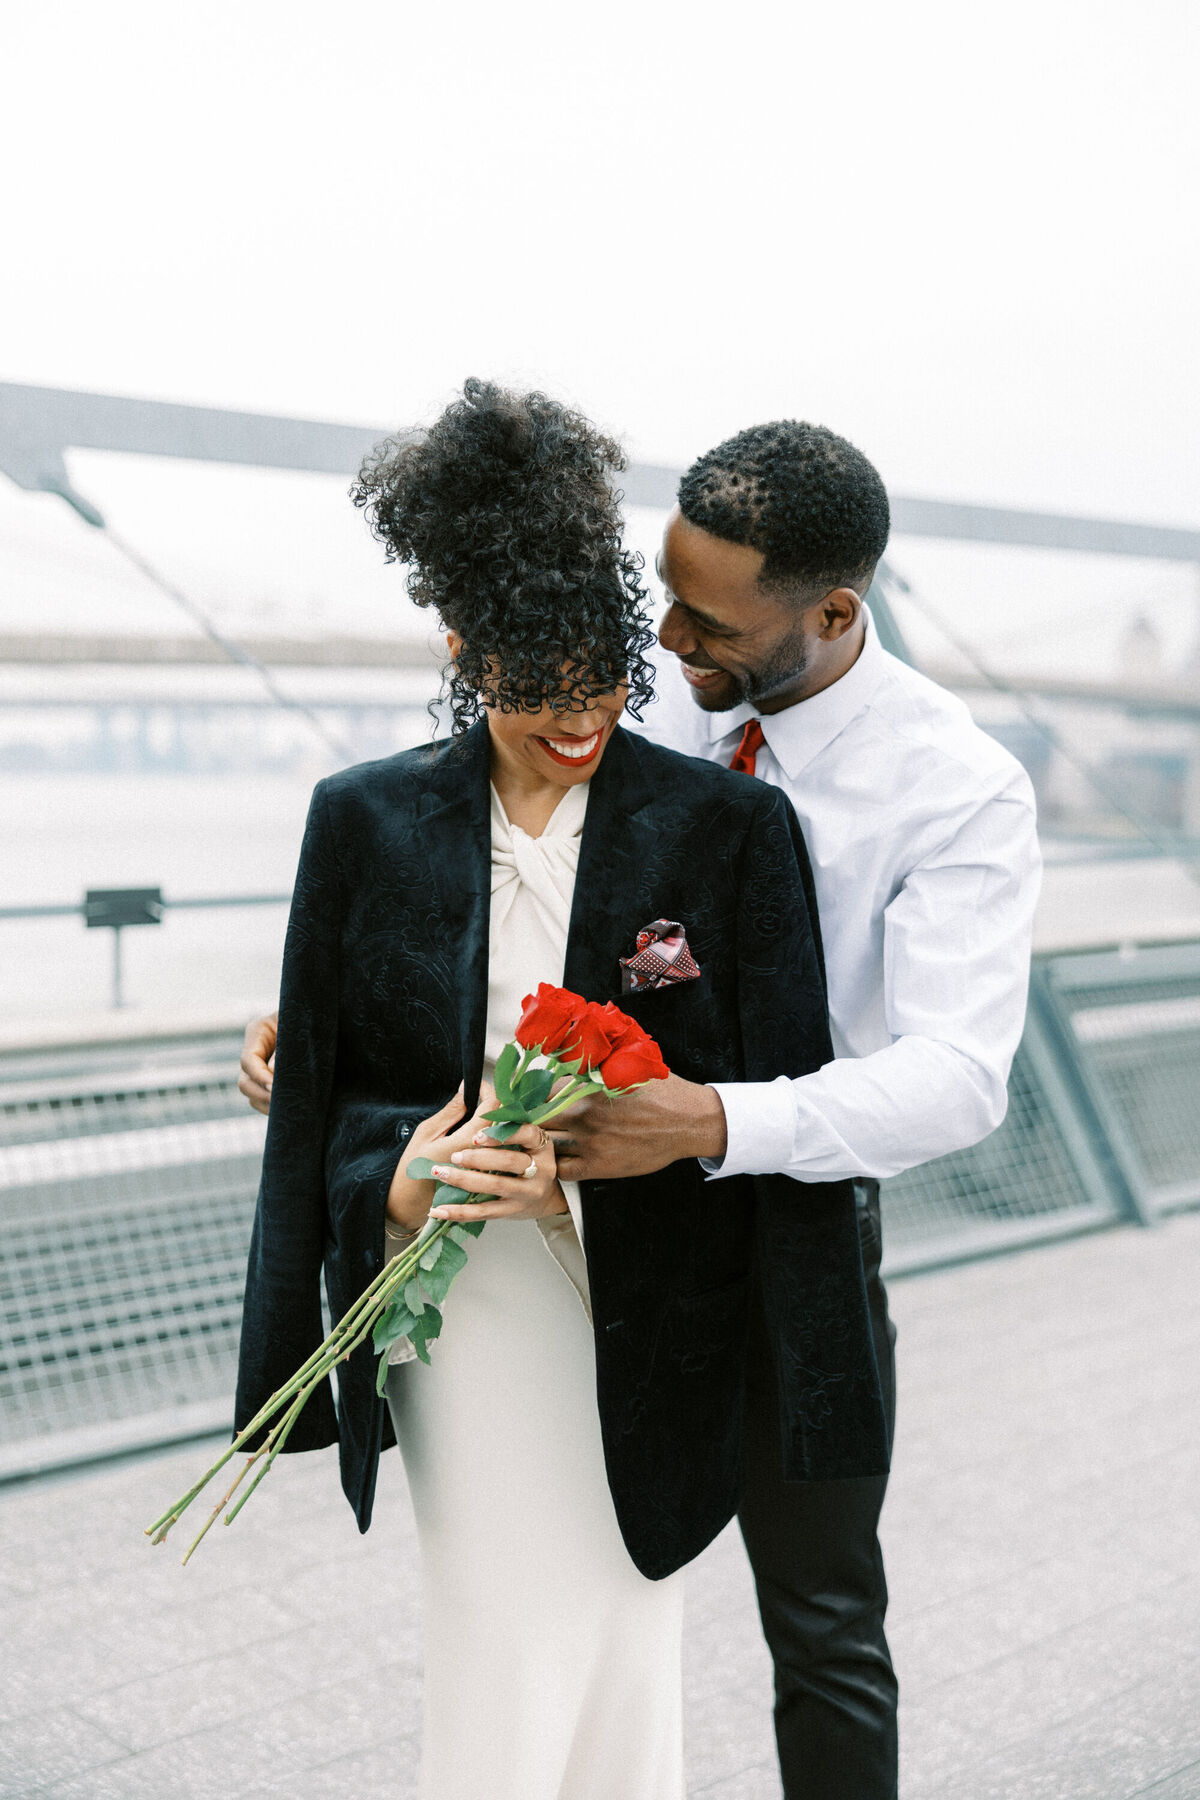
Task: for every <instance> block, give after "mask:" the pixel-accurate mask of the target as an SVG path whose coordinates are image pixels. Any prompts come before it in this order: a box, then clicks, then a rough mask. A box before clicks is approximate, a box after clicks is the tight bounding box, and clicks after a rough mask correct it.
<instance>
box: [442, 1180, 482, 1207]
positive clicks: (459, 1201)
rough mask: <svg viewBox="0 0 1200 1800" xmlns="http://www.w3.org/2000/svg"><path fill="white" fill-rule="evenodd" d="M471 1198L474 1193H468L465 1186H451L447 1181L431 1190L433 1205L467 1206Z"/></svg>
mask: <svg viewBox="0 0 1200 1800" xmlns="http://www.w3.org/2000/svg"><path fill="white" fill-rule="evenodd" d="M473 1198H474V1195H473V1194H470V1193H468V1192H467V1190H466V1188H456V1187H451V1186H450V1184H449V1182H447V1181H443V1182H442V1183H441V1184H440V1185H439V1186H438V1187H436V1188H434V1190H433V1204H434V1205H435V1206H469V1205H470V1204H471V1201H472V1200H473Z"/></svg>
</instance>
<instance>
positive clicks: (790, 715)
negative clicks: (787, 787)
mask: <svg viewBox="0 0 1200 1800" xmlns="http://www.w3.org/2000/svg"><path fill="white" fill-rule="evenodd" d="M862 610H863V620H864V622H865V625H866V633H865V635H864V637H863V647H862V649H861V650H860V651H859V653H858V657H857V659H856V660H855V661H854V662H853V663H852V664H851V666H850V667H849V668H848V669H847V670H846V673H845V674H844V675H843V676H842V677H841V678H840V679H839V680H838V681H835V682H832V683H831V684H830V686H829V687H827V688H822V689H821V691H820V693H819V694H813V695H812V696H811V698H809V699H808V700H798V701H797V702H796V704H795V706H787V707H785V708H784V710H783V711H782V712H777V713H767V714H760V713H759V712H758V710H757V708H756V707H754V706H751V705H749V704H748V703H747V704H744V705H742V706H736V707H734V709H733V711H732V712H722V713H709V715H708V732H709V738H710V741H711V742H712V743H714V744H719V743H720V742H721V741H722V739H724V738H729V739H730V740H731V745H730V754H731V755H732V752H733V748H734V745H733V742H732V740H734V739H735V738H739V737H740V736H741V733H742V729H743V727H744V726H745V724H746V721H747V719H758V720H759V723H760V724H761V725H762V731H763V736H764V738H765V739H766V741H767V748H768V749H769V750H770V752H771V755H772V756H773V757H774V758H775V761H776V762H777V763H778V764H779V766H780V768H781V769H782V770H783V772H784V774H785V775H786V776H787V777H788V779H789V781H794V780H795V779H796V777H797V776H798V775H799V774H800V771H801V770H802V769H803V768H805V767H806V766H807V765H808V764H809V763H810V762H811V761H812V760H813V758H814V756H819V755H820V753H821V751H822V750H824V749H825V748H826V747H827V746H828V745H829V744H831V743H832V742H833V740H834V738H835V737H837V736H838V735H839V733H840V732H842V731H844V730H845V728H846V726H847V725H848V724H849V723H850V721H851V719H853V718H855V717H856V716H857V714H859V713H860V712H861V711H862V710H863V708H864V707H865V706H866V705H867V703H868V702H869V701H870V699H871V697H872V695H873V694H874V692H875V690H876V688H877V687H878V686H879V684H880V682H881V681H882V680H883V678H884V675H885V674H886V672H887V669H886V664H885V661H884V650H883V646H882V644H881V643H880V642H879V637H878V634H877V632H876V630H875V626H874V623H873V621H872V619H871V614H870V612H869V610H868V609H867V608H866V607H865V606H864V607H863V609H862Z"/></svg>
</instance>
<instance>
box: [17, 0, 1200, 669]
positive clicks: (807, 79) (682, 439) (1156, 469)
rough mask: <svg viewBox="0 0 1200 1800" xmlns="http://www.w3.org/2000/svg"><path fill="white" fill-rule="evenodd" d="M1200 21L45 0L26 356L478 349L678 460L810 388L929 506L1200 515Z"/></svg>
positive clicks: (225, 359) (327, 379) (303, 398)
mask: <svg viewBox="0 0 1200 1800" xmlns="http://www.w3.org/2000/svg"><path fill="white" fill-rule="evenodd" d="M1198 14H1200V8H1198V7H1197V5H1196V4H1195V0H1131V3H1129V4H1108V3H1106V0H1036V3H1031V0H1015V3H1010V4H1008V5H1006V6H1005V7H1003V8H999V7H995V6H989V7H979V6H975V7H972V6H965V5H963V4H962V3H961V0H955V3H953V4H940V3H933V0H910V3H909V4H907V5H904V6H899V5H897V4H895V0H887V3H870V0H868V3H860V4H854V3H853V0H849V3H847V0H838V3H837V4H833V3H832V0H830V3H829V4H826V5H821V6H812V5H808V4H796V3H795V0H791V3H789V4H779V5H766V4H762V0H746V3H744V4H742V5H739V6H736V7H731V6H729V5H722V6H719V7H717V6H713V5H709V4H706V3H705V0H689V3H688V4H686V5H683V4H678V5H664V4H655V0H617V3H616V4H613V5H610V6H607V7H603V8H598V7H579V6H576V7H570V6H565V5H563V4H562V3H561V0H558V4H553V5H552V4H535V3H532V0H515V3H514V4H509V5H507V6H505V7H497V6H496V5H494V4H488V5H475V4H459V5H455V4H448V3H446V0H441V3H439V4H437V5H430V4H423V5H421V6H415V5H410V4H393V5H388V6H374V7H371V6H367V7H359V8H354V7H348V6H345V5H333V4H325V5H317V4H312V3H311V0H288V3H287V4H277V3H275V0H269V3H265V4H264V3H258V0H239V3H237V4H228V3H226V0H220V3H216V4H213V3H211V0H210V3H209V4H206V5H204V6H200V7H182V6H176V5H164V4H162V0H146V3H131V0H108V3H106V4H105V5H103V6H97V5H95V4H92V3H91V0H89V3H87V4H83V3H82V0H65V3H61V4H56V3H54V0H41V3H40V4H38V5H36V6H25V7H22V8H20V9H16V8H9V9H7V13H6V23H5V26H4V34H3V35H4V43H3V46H2V48H3V54H2V56H0V65H2V68H3V73H2V74H0V147H2V150H3V156H4V167H5V170H6V180H5V183H4V193H3V198H2V199H0V214H2V217H0V225H2V239H0V242H2V244H3V262H4V274H3V277H2V288H0V377H7V378H9V379H15V380H22V381H33V382H45V383H49V384H54V385H62V386H81V387H88V388H94V389H100V390H108V391H114V392H121V393H131V394H143V395H150V396H156V397H166V398H175V399H189V400H197V401H204V402H209V403H214V404H224V405H230V406H236V407H245V408H251V409H264V410H271V411H281V412H290V413H298V414H306V415H313V416H317V417H329V418H338V419H349V420H363V421H376V420H378V421H381V422H389V423H390V422H392V421H396V422H400V421H409V420H413V419H420V418H427V417H429V416H430V414H431V413H432V412H433V411H435V410H436V409H437V408H438V407H439V406H440V405H441V404H442V403H443V402H444V400H445V399H446V398H447V396H448V395H449V393H450V391H451V390H452V389H453V388H454V386H455V385H456V384H457V383H459V382H460V381H461V380H462V378H463V377H464V376H465V375H467V374H469V373H479V374H487V375H495V376H499V377H501V378H504V379H509V380H513V381H517V382H522V383H529V382H534V381H536V382H538V383H540V384H543V385H546V386H548V387H549V388H550V389H552V390H553V391H555V392H556V393H559V394H561V395H564V396H566V397H569V398H572V399H573V400H575V401H576V402H577V403H579V404H581V405H582V406H583V407H584V408H585V409H587V410H588V411H590V412H591V413H592V414H593V415H594V416H596V417H597V418H598V419H600V420H601V421H603V422H604V423H606V424H607V425H609V426H610V427H612V428H614V429H616V430H617V431H618V432H620V433H621V434H622V435H623V437H624V438H625V440H626V442H627V444H628V445H629V448H630V450H631V452H632V454H633V455H635V456H637V457H640V458H644V459H650V460H662V461H668V462H686V461H687V460H689V459H690V458H691V457H692V456H694V455H695V454H697V453H698V452H699V451H700V450H702V449H704V448H706V447H707V446H708V445H710V444H711V443H713V442H715V441H716V440H717V439H719V438H720V437H722V436H724V435H726V434H727V433H729V432H730V431H733V430H735V429H737V428H738V427H739V426H742V425H745V424H749V423H751V422H753V421H755V420H757V419H761V418H769V417H778V416H781V415H791V416H800V417H807V418H810V419H815V420H819V421H822V422H824V423H826V424H828V425H831V426H833V427H834V428H835V429H837V430H839V431H842V432H844V433H845V434H846V435H848V436H849V437H851V438H853V439H854V440H855V441H856V442H858V443H859V444H860V445H861V446H862V447H863V448H864V449H865V450H866V451H867V453H868V454H869V455H870V456H871V457H872V458H873V459H874V460H875V461H876V462H877V464H878V465H879V467H880V469H881V471H882V473H883V475H884V477H885V479H886V481H887V482H888V484H889V486H890V487H891V488H892V489H893V490H894V491H896V492H899V493H918V494H929V495H936V496H941V497H945V498H963V499H979V500H984V501H991V502H996V503H999V504H1014V505H1027V506H1031V507H1042V508H1047V509H1061V510H1066V511H1079V512H1088V513H1094V514H1097V515H1110V516H1123V517H1129V518H1140V519H1154V520H1163V521H1167V522H1174V523H1179V524H1185V525H1192V526H1196V525H1200V482H1198V479H1197V477H1198V473H1200V456H1198V450H1197V397H1198V390H1200V382H1198V380H1197V377H1198V374H1200V369H1198V363H1200V357H1198V354H1197V342H1196V340H1197V330H1196V321H1197V319H1200V255H1198V251H1197V221H1198V213H1200V208H1198V205H1197V194H1198V192H1200V155H1198V154H1197V151H1198V145H1200V117H1198V115H1200V108H1198V107H1197V104H1196V95H1197V92H1198V91H1200V55H1198V45H1197V39H1198V30H1197V17H1198ZM133 473H134V472H133V471H132V470H131V471H130V480H132V477H133ZM96 479H100V478H99V476H98V475H97V477H96ZM114 479H115V478H114ZM110 485H111V483H110ZM116 486H117V487H118V488H119V487H120V486H121V483H120V482H119V481H116ZM125 486H126V487H127V488H128V487H129V481H127V482H126V483H125ZM149 492H150V490H149V488H147V489H146V493H147V495H148V494H149ZM51 504H54V503H51ZM146 504H148V502H144V503H143V505H144V506H145V505H146ZM142 523H143V525H146V523H147V522H146V521H145V520H143V521H142ZM268 527H269V518H268ZM1052 562H1053V559H1051V563H1052ZM956 566H957V565H956ZM1008 566H1009V568H1010V571H1011V569H1012V568H1014V567H1015V568H1016V571H1017V573H1016V577H1015V579H1016V580H1017V582H1018V585H1019V583H1020V565H1019V564H1018V565H1011V564H1010V565H1008ZM1042 566H1043V575H1042V576H1039V577H1038V582H1035V583H1034V585H1035V586H1038V583H1039V582H1040V586H1039V587H1038V591H1039V593H1041V592H1045V593H1052V592H1053V587H1054V579H1055V578H1054V575H1053V570H1052V568H1051V572H1050V573H1049V574H1045V572H1044V570H1045V568H1049V567H1050V565H1048V564H1045V559H1043V565H1042ZM994 567H995V568H997V569H998V568H999V567H1000V565H999V564H996V565H994ZM1029 567H1030V568H1031V569H1032V567H1033V565H1032V564H1030V565H1029ZM1110 569H1111V571H1112V572H1111V574H1110V575H1107V576H1105V578H1104V580H1105V581H1106V582H1107V584H1108V588H1114V587H1120V586H1121V583H1122V582H1126V581H1127V579H1132V575H1131V574H1130V575H1128V577H1127V574H1126V573H1125V572H1124V571H1122V570H1120V569H1119V568H1118V565H1116V564H1112V565H1110ZM1184 574H1185V572H1184V571H1171V572H1168V575H1167V577H1165V580H1166V586H1167V588H1169V589H1170V592H1171V594H1172V595H1173V596H1174V600H1173V602H1172V603H1173V604H1174V605H1175V614H1174V615H1173V617H1174V618H1175V623H1174V624H1173V625H1172V626H1171V627H1170V631H1169V632H1168V635H1171V633H1172V632H1173V633H1174V636H1175V637H1176V638H1178V639H1179V640H1180V641H1182V637H1181V634H1182V633H1183V631H1184V625H1183V623H1182V621H1183V617H1184V614H1185V613H1186V612H1187V610H1188V607H1189V606H1190V604H1191V602H1190V601H1189V600H1188V599H1187V598H1186V597H1185V594H1184V589H1185V587H1186V582H1185V583H1184V586H1181V585H1180V582H1181V578H1182V577H1183V576H1184ZM1186 577H1187V580H1188V581H1190V580H1191V579H1192V577H1191V573H1190V571H1188V572H1186ZM948 579H951V578H948ZM952 579H953V580H957V579H958V577H957V576H955V577H953V578H952ZM996 579H997V580H999V579H1000V577H998V576H997V578H996ZM1004 580H1007V581H1009V582H1012V581H1013V580H1014V576H1013V575H1012V573H1011V572H1010V573H1009V574H1008V575H1007V576H1005V577H1004ZM993 586H995V583H993ZM1085 586H1086V584H1085ZM1101 587H1102V588H1103V583H1102V584H1101ZM1088 591H1090V590H1088ZM1097 591H1099V590H1097ZM1104 591H1107V590H1106V589H1105V590H1104ZM1187 592H1188V593H1190V592H1191V590H1190V589H1188V590H1187ZM1079 593H1080V594H1081V595H1084V594H1085V589H1083V588H1081V589H1079ZM1072 604H1075V605H1076V607H1077V609H1078V607H1079V606H1082V605H1084V604H1085V599H1076V600H1075V601H1073V602H1072ZM995 605H996V606H997V607H999V608H1000V609H1001V611H1002V610H1003V606H1004V591H1003V587H1001V588H1000V589H999V590H997V598H996V600H995ZM1181 608H1182V611H1181V610H1180V609H1181ZM1033 623H1034V624H1036V621H1033ZM1013 629H1014V630H1015V631H1016V632H1017V634H1018V635H1021V634H1023V633H1024V632H1026V631H1027V630H1028V629H1030V626H1029V625H1027V624H1026V622H1025V620H1024V619H1022V620H1020V621H1019V622H1018V623H1017V624H1016V625H1014V627H1013Z"/></svg>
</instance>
